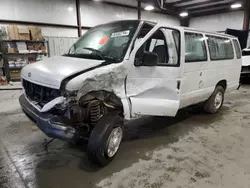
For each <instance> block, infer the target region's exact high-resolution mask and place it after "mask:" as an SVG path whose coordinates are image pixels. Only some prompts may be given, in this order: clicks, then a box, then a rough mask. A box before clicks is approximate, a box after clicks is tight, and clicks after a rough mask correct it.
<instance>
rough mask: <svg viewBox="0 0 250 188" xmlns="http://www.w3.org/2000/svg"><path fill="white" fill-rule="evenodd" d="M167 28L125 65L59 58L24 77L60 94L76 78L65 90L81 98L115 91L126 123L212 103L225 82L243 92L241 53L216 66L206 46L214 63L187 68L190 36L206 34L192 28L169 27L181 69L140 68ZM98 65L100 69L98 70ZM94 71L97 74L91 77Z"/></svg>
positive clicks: (42, 63) (35, 67)
mask: <svg viewBox="0 0 250 188" xmlns="http://www.w3.org/2000/svg"><path fill="white" fill-rule="evenodd" d="M162 27H163V28H166V26H164V25H160V24H158V25H156V26H154V27H153V29H152V30H151V31H150V32H149V33H147V34H146V36H145V37H143V38H142V40H141V41H140V42H139V43H138V44H136V45H135V46H134V48H133V50H132V51H130V49H132V44H131V45H130V47H129V48H128V49H129V50H128V52H127V53H126V56H125V58H124V60H123V61H122V62H120V63H112V64H109V65H104V66H99V65H101V64H102V62H103V61H102V60H90V59H82V58H72V57H64V56H62V57H53V58H49V59H46V60H43V61H40V62H37V63H34V64H31V65H28V66H26V67H25V68H23V69H22V78H23V79H25V80H28V81H30V82H33V83H36V84H40V85H43V86H46V87H51V88H55V89H60V86H61V84H62V81H63V80H65V79H66V78H70V79H69V80H68V82H67V84H66V86H65V89H66V90H67V91H77V93H78V94H77V99H79V98H80V97H82V96H84V95H85V94H87V93H89V92H91V91H100V90H105V91H108V92H112V93H114V94H115V95H116V96H117V97H119V98H120V99H121V101H122V104H123V110H124V117H125V119H130V118H134V117H138V116H141V115H156V116H175V115H176V113H177V111H178V110H179V109H181V108H184V107H186V106H189V105H193V104H197V103H199V102H202V101H205V100H207V99H208V98H209V97H210V96H211V94H212V93H213V91H214V89H215V87H216V85H217V84H218V82H220V81H222V80H225V81H226V83H227V88H226V91H232V90H235V89H236V88H237V87H238V85H239V77H240V70H241V64H242V62H241V59H236V54H235V49H234V59H232V60H221V61H211V60H210V54H209V50H208V47H207V42H206V48H207V56H208V60H207V61H205V62H192V63H185V38H184V31H188V32H198V33H202V34H203V35H204V36H205V34H206V32H199V31H194V30H190V29H188V28H182V27H168V28H170V29H171V28H173V29H175V30H178V31H180V40H181V41H180V56H179V64H178V66H150V67H147V66H138V67H137V66H135V65H134V63H135V55H136V53H137V51H138V50H139V49H140V47H141V46H142V45H143V44H144V42H145V41H147V40H148V39H149V38H150V37H151V36H152V35H153V34H154V33H155V32H156V31H157V30H158V29H160V28H162ZM209 34H210V35H213V34H211V33H209ZM164 35H165V37H166V38H167V39H168V40H170V42H171V45H173V41H172V40H173V39H171V37H170V38H168V37H169V36H168V34H167V33H164ZM215 35H216V34H215ZM218 36H221V35H220V34H218ZM224 37H227V38H230V40H232V38H233V37H232V36H224ZM170 55H171V53H170ZM171 58H172V57H171ZM171 58H170V59H171ZM172 59H174V58H172ZM95 66H99V67H98V68H96V69H93V70H92V69H91V68H93V67H95ZM88 69H91V70H89V71H86V72H85V70H88ZM29 73H32V75H31V76H29ZM77 73H79V75H76V76H73V75H75V74H77ZM71 76H73V77H72V78H71Z"/></svg>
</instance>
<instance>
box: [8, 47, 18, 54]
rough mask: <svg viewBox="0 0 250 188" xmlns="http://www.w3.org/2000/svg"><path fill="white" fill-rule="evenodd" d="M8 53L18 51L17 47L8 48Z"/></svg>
mask: <svg viewBox="0 0 250 188" xmlns="http://www.w3.org/2000/svg"><path fill="white" fill-rule="evenodd" d="M8 53H9V54H13V53H16V49H15V48H8Z"/></svg>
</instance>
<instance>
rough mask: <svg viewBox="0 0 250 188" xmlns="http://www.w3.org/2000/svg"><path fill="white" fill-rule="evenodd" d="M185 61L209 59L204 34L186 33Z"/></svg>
mask: <svg viewBox="0 0 250 188" xmlns="http://www.w3.org/2000/svg"><path fill="white" fill-rule="evenodd" d="M185 44H186V45H185V46H186V52H185V62H196V61H207V50H206V45H205V40H204V37H203V35H202V34H197V33H185Z"/></svg>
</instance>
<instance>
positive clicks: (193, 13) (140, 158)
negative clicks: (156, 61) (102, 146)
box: [0, 0, 250, 188]
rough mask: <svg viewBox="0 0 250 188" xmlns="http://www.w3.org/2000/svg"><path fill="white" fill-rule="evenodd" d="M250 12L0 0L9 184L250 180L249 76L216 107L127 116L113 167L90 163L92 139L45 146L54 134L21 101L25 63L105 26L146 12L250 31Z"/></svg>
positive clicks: (196, 3)
mask: <svg viewBox="0 0 250 188" xmlns="http://www.w3.org/2000/svg"><path fill="white" fill-rule="evenodd" d="M249 17H250V1H249V0H240V1H237V0H53V1H50V0H37V1H34V0H33V1H32V0H8V1H7V0H1V1H0V67H1V69H0V188H57V187H58V188H71V187H72V188H78V187H79V188H80V187H81V188H82V187H84V188H85V187H86V188H88V187H90V188H92V187H100V188H101V187H102V188H127V187H128V188H130V187H131V188H133V187H134V188H161V187H162V188H165V187H170V188H184V187H185V188H201V187H202V188H203V187H204V188H205V187H226V188H236V187H237V188H238V187H249V185H250V162H249V161H248V159H249V157H250V136H249V135H250V97H249V95H250V85H249V84H250V79H249V78H248V79H249V80H248V79H246V80H244V82H243V83H242V85H241V87H240V89H239V90H237V91H233V92H231V93H227V94H226V96H225V102H224V105H223V107H222V109H221V111H220V112H218V113H216V114H213V115H208V114H206V113H204V112H203V111H202V110H201V109H200V107H199V106H194V107H188V108H185V109H182V110H180V111H179V112H178V114H177V116H176V117H174V118H172V117H147V118H142V119H139V120H135V121H132V122H128V123H125V125H124V137H123V142H122V144H121V148H120V150H119V153H118V154H117V156H116V157H115V159H114V160H113V161H112V162H111V163H110V164H109V165H108V166H106V167H104V168H100V167H97V166H96V165H93V164H91V163H90V162H89V161H88V159H87V156H86V147H85V145H80V146H79V145H77V146H75V145H71V144H68V143H65V142H62V141H60V140H55V141H53V142H52V143H51V144H50V145H49V146H48V148H45V147H44V146H43V143H44V141H45V140H49V138H48V137H46V136H45V134H44V133H42V132H41V131H40V129H39V128H38V127H37V126H36V124H35V123H33V122H32V121H31V120H30V119H29V118H28V117H27V116H26V115H25V114H24V113H23V111H22V109H21V107H20V104H19V101H18V98H19V96H20V95H21V94H22V93H23V90H22V85H21V78H20V72H21V69H22V68H23V67H24V66H26V65H27V64H30V63H36V62H37V61H40V60H42V59H46V58H49V57H53V56H60V55H63V54H65V53H67V52H68V51H69V48H70V47H71V46H72V45H73V44H74V43H75V42H76V41H77V40H78V38H79V37H81V36H82V35H84V33H86V32H87V31H88V30H89V29H91V28H92V27H94V26H96V25H100V24H103V23H107V22H111V21H117V20H131V19H135V20H137V19H138V20H148V21H152V22H157V23H162V24H164V25H166V26H169V27H171V26H183V27H190V28H195V29H197V30H202V31H210V32H218V33H225V32H226V31H227V30H228V29H232V30H241V31H244V32H247V33H249V31H250V29H249V22H250V19H249ZM243 43H244V44H245V47H244V48H248V47H249V46H250V37H248V38H247V39H245V40H244V41H243ZM242 48H243V47H242Z"/></svg>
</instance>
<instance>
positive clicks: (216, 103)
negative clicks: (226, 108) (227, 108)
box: [204, 86, 225, 114]
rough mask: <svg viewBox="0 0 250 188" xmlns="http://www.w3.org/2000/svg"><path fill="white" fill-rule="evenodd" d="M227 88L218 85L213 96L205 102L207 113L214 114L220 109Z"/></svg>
mask: <svg viewBox="0 0 250 188" xmlns="http://www.w3.org/2000/svg"><path fill="white" fill-rule="evenodd" d="M224 94H225V89H224V88H223V87H222V86H217V87H216V88H215V90H214V92H213V94H212V95H211V97H210V98H209V99H208V100H207V101H206V102H205V104H204V110H205V111H206V112H207V113H210V114H214V113H216V112H218V111H219V110H220V108H221V107H222V105H223V102H224Z"/></svg>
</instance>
